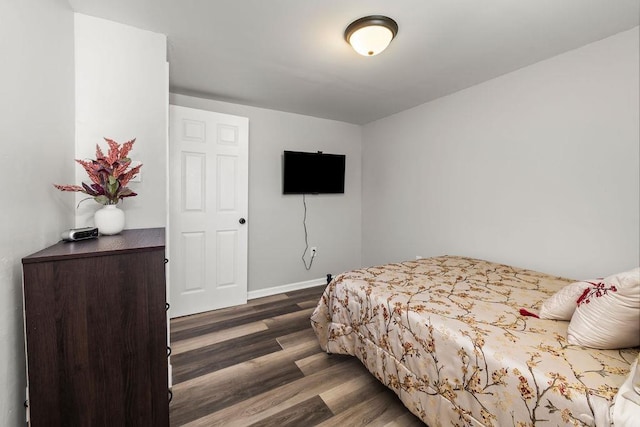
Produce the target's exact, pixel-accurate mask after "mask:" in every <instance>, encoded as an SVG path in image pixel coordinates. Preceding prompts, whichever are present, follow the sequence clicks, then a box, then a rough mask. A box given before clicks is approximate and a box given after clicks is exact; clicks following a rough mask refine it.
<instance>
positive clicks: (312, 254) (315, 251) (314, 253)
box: [311, 246, 318, 256]
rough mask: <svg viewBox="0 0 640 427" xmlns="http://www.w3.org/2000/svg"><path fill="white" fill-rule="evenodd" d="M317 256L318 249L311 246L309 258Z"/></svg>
mask: <svg viewBox="0 0 640 427" xmlns="http://www.w3.org/2000/svg"><path fill="white" fill-rule="evenodd" d="M316 255H318V248H317V247H315V246H311V256H316Z"/></svg>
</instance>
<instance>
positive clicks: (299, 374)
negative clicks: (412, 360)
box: [170, 286, 423, 427]
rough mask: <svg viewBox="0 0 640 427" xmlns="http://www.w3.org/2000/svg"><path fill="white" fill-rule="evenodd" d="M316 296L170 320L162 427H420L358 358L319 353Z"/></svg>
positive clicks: (300, 294) (292, 295)
mask: <svg viewBox="0 0 640 427" xmlns="http://www.w3.org/2000/svg"><path fill="white" fill-rule="evenodd" d="M323 290H324V286H319V287H315V288H309V289H303V290H299V291H294V292H288V293H285V294H278V295H273V296H269V297H265V298H259V299H254V300H251V301H249V303H248V304H245V305H242V306H238V307H231V308H227V309H223V310H216V311H211V312H208V313H202V314H197V315H193V316H186V317H181V318H177V319H173V320H171V349H172V355H171V363H172V365H173V400H172V402H171V404H170V414H171V425H172V426H278V427H285V426H292V427H293V426H295V427H298V426H323V427H329V426H360V425H372V426H389V427H391V426H398V427H399V426H423V424H422V423H421V422H420V420H419V419H418V418H416V417H415V416H414V415H413V414H411V413H410V412H409V410H407V409H406V408H405V407H404V406H403V405H402V403H401V402H400V400H399V399H398V397H397V396H396V395H395V394H394V393H393V392H392V391H391V390H389V389H387V388H386V387H384V386H383V385H382V384H381V383H379V382H378V381H377V380H376V379H375V377H373V375H371V374H370V373H369V372H368V371H367V370H366V369H365V368H364V366H362V364H361V363H360V361H359V360H358V359H356V358H355V357H351V356H343V355H329V354H326V353H324V352H323V351H322V350H321V349H320V346H319V345H318V341H317V339H316V336H315V334H314V333H313V330H312V329H311V325H310V322H309V317H310V316H311V313H312V312H313V309H314V308H315V306H316V303H317V301H318V300H319V299H320V295H321V294H322V291H323Z"/></svg>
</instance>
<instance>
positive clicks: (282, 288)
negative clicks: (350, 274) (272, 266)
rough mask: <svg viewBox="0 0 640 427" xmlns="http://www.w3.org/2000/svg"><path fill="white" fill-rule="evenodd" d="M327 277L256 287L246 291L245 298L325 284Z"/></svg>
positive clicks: (260, 296) (266, 295)
mask: <svg viewBox="0 0 640 427" xmlns="http://www.w3.org/2000/svg"><path fill="white" fill-rule="evenodd" d="M326 284H327V279H312V280H307V281H305V282H298V283H289V284H288V285H282V286H274V287H272V288H266V289H256V290H255V291H249V292H247V299H256V298H262V297H268V296H270V295H275V294H282V293H284V292H291V291H297V290H298V289H306V288H312V287H314V286H320V285H326Z"/></svg>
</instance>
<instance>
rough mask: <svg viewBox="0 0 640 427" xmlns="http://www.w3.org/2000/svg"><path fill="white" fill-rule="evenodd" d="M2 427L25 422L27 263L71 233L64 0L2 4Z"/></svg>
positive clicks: (68, 24)
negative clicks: (61, 187) (64, 185)
mask: <svg viewBox="0 0 640 427" xmlns="http://www.w3.org/2000/svg"><path fill="white" fill-rule="evenodd" d="M0 16H1V17H2V25H0V52H2V57H3V61H2V67H0V81H2V85H1V86H0V97H1V98H2V102H0V147H1V149H0V181H1V182H2V202H1V204H2V207H1V208H0V237H1V240H0V343H2V344H1V345H0V384H2V387H0V425H2V426H19V425H23V423H24V416H25V411H24V406H23V403H24V399H25V394H24V389H25V359H24V334H23V320H22V263H21V259H22V258H23V257H24V256H27V255H29V254H31V253H33V252H35V251H38V250H40V249H42V248H44V247H46V246H49V245H51V244H53V243H55V242H56V241H58V240H59V239H60V232H62V231H63V230H65V229H69V228H71V227H72V226H73V211H74V207H73V204H72V201H71V199H70V198H68V197H64V195H63V194H62V193H61V192H59V191H58V190H56V189H54V188H53V186H52V184H53V183H59V182H67V181H69V180H72V179H73V169H72V167H69V166H68V165H69V161H73V155H74V118H73V117H74V96H73V91H74V87H73V84H74V83H73V75H74V69H73V13H72V12H71V10H70V7H69V5H68V3H67V2H66V0H20V1H2V2H0Z"/></svg>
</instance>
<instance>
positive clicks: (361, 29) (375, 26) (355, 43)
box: [344, 15, 398, 56]
mask: <svg viewBox="0 0 640 427" xmlns="http://www.w3.org/2000/svg"><path fill="white" fill-rule="evenodd" d="M396 34H398V24H397V23H396V21H394V20H393V19H391V18H388V17H386V16H381V15H372V16H365V17H364V18H360V19H358V20H355V21H353V22H352V23H351V24H349V26H348V27H347V29H346V30H344V39H345V40H346V41H347V43H349V44H350V45H351V47H353V49H354V50H355V51H356V52H358V53H359V54H360V55H363V56H374V55H377V54H379V53H380V52H382V51H383V50H385V49H386V48H387V46H389V43H391V40H393V38H394V37H395V36H396Z"/></svg>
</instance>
